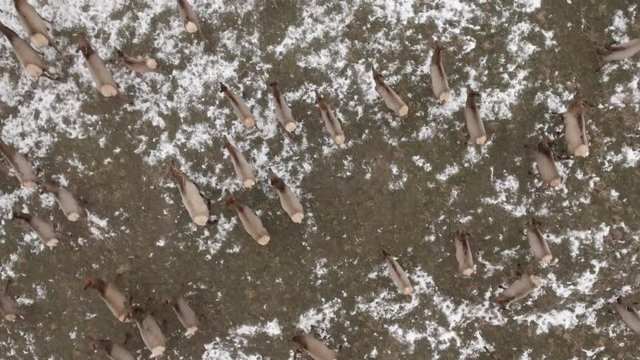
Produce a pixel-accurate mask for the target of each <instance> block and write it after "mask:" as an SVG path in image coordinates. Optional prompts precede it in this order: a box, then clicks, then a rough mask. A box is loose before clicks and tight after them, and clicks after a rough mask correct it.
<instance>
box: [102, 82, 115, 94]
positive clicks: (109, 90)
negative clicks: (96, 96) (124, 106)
mask: <svg viewBox="0 0 640 360" xmlns="http://www.w3.org/2000/svg"><path fill="white" fill-rule="evenodd" d="M100 93H101V94H102V96H104V97H112V96H116V95H118V89H116V88H115V87H114V86H113V85H111V84H105V85H102V86H101V87H100Z"/></svg>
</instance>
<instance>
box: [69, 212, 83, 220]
mask: <svg viewBox="0 0 640 360" xmlns="http://www.w3.org/2000/svg"><path fill="white" fill-rule="evenodd" d="M67 219H68V220H69V221H78V219H80V214H78V213H70V214H69V215H67Z"/></svg>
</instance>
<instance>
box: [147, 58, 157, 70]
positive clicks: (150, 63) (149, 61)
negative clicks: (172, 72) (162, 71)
mask: <svg viewBox="0 0 640 360" xmlns="http://www.w3.org/2000/svg"><path fill="white" fill-rule="evenodd" d="M145 64H147V67H148V68H149V69H154V70H155V69H156V68H157V67H158V63H157V62H156V61H155V60H154V59H147V61H145Z"/></svg>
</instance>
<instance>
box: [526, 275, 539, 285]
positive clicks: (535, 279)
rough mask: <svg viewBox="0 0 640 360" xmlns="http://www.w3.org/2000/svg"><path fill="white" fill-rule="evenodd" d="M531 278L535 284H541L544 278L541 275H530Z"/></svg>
mask: <svg viewBox="0 0 640 360" xmlns="http://www.w3.org/2000/svg"><path fill="white" fill-rule="evenodd" d="M529 279H530V280H531V282H532V283H533V284H534V285H535V286H540V284H542V279H541V278H540V277H539V276H535V275H530V276H529Z"/></svg>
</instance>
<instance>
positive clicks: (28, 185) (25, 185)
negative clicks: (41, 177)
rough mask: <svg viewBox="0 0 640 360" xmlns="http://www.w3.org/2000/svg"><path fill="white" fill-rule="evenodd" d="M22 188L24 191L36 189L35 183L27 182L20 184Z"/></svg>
mask: <svg viewBox="0 0 640 360" xmlns="http://www.w3.org/2000/svg"><path fill="white" fill-rule="evenodd" d="M22 186H24V187H25V188H26V189H33V188H35V187H36V182H35V181H30V180H27V181H25V182H23V183H22Z"/></svg>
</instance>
